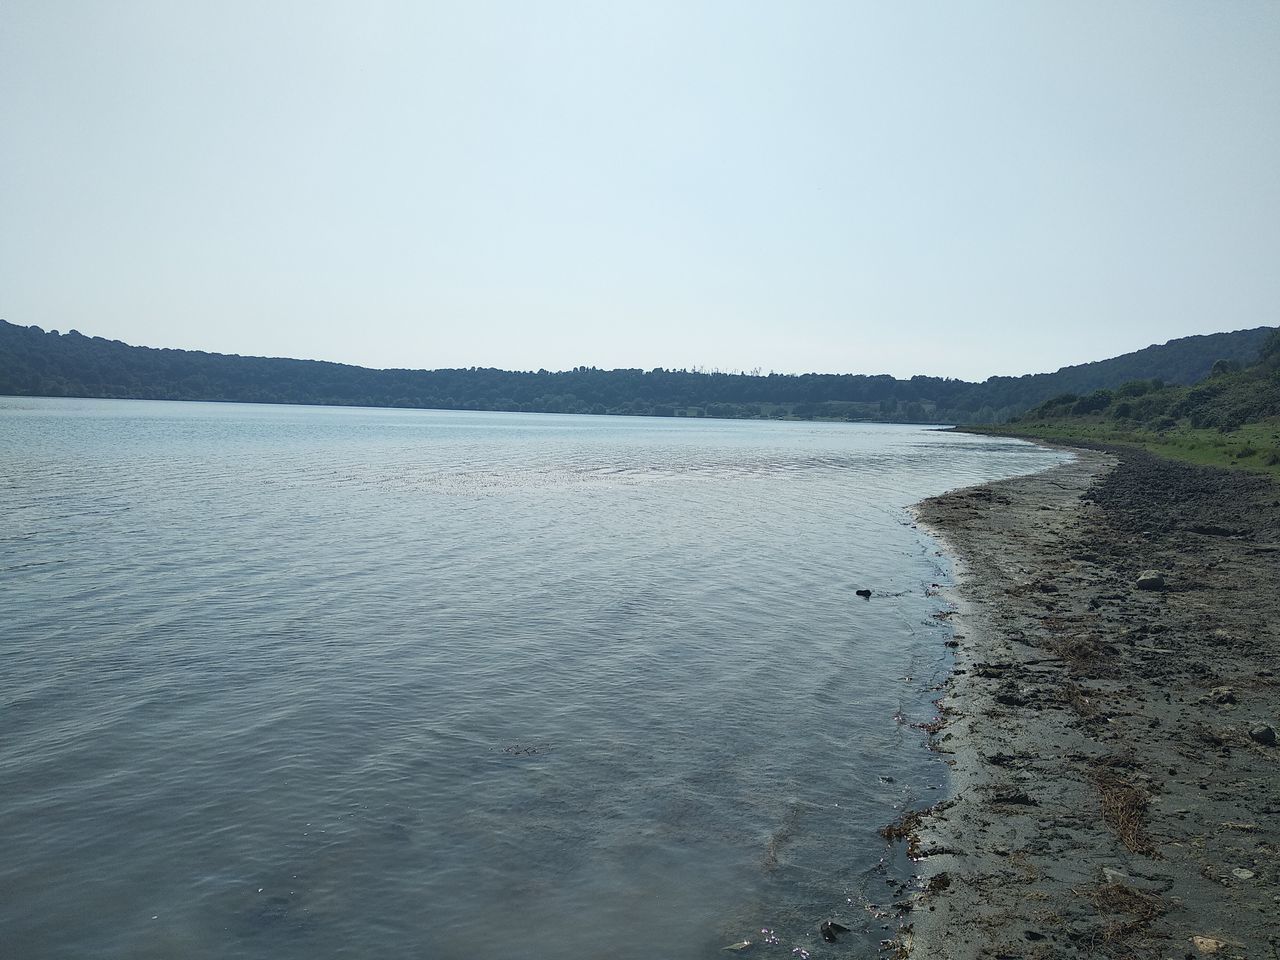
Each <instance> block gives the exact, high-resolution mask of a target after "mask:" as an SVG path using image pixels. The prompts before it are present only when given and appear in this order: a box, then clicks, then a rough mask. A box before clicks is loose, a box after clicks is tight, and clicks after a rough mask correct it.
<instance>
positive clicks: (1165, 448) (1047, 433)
mask: <svg viewBox="0 0 1280 960" xmlns="http://www.w3.org/2000/svg"><path fill="white" fill-rule="evenodd" d="M965 429H966V430H972V431H973V432H979V433H988V434H992V435H997V436H1015V437H1030V438H1034V439H1038V440H1047V441H1050V442H1053V441H1058V442H1063V443H1072V442H1076V441H1084V442H1087V443H1101V444H1108V445H1114V446H1121V447H1136V448H1138V449H1141V450H1146V451H1148V452H1150V453H1154V454H1157V455H1159V456H1163V457H1168V458H1170V459H1172V460H1181V461H1182V462H1184V463H1192V464H1196V465H1198V466H1207V467H1224V468H1226V469H1229V470H1247V471H1249V472H1250V473H1262V474H1266V475H1268V476H1270V477H1272V478H1274V479H1277V480H1280V418H1275V417H1273V418H1270V419H1268V420H1263V421H1259V422H1257V423H1247V424H1244V425H1242V426H1241V427H1240V428H1239V429H1237V430H1233V431H1231V432H1229V433H1223V432H1222V431H1220V430H1215V429H1210V428H1207V427H1202V428H1195V427H1191V426H1189V425H1186V424H1180V425H1177V426H1173V427H1170V428H1168V429H1166V430H1151V429H1147V428H1143V427H1125V426H1121V425H1118V424H1116V423H1115V421H1113V420H1108V419H1105V418H1103V417H1075V418H1072V419H1070V420H1059V421H1053V420H1044V421H1027V422H1021V423H1015V424H1009V425H1005V426H998V427H966V428H965Z"/></svg>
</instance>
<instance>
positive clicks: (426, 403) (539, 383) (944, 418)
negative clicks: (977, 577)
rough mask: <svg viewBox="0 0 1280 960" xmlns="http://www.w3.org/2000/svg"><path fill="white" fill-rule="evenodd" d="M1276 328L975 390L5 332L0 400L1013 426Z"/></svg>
mask: <svg viewBox="0 0 1280 960" xmlns="http://www.w3.org/2000/svg"><path fill="white" fill-rule="evenodd" d="M1271 332H1272V328H1270V327H1257V328H1254V329H1251V330H1238V331H1235V332H1232V333H1214V334H1207V335H1204V336H1194V337H1183V338H1181V339H1177V340H1170V341H1169V342H1168V343H1165V344H1159V345H1153V346H1150V347H1147V348H1145V349H1143V350H1138V351H1135V352H1133V353H1127V354H1124V355H1123V356H1119V357H1113V358H1111V359H1108V360H1100V361H1097V362H1094V363H1086V364H1080V365H1078V366H1071V367H1063V368H1062V369H1060V370H1058V371H1056V372H1054V373H1038V374H1028V375H1026V376H1022V377H992V378H990V379H988V380H985V381H983V382H982V383H970V382H968V381H964V380H953V379H950V378H943V377H924V376H916V377H911V378H910V379H908V380H900V379H897V378H894V377H891V376H888V375H872V376H869V375H864V374H817V373H808V374H776V373H771V374H768V375H758V374H745V373H719V372H713V373H706V372H702V371H694V370H667V369H662V368H655V369H653V370H633V369H623V370H600V369H597V368H595V367H575V368H574V369H572V370H564V371H555V372H552V371H547V370H538V371H536V372H521V371H507V370H495V369H489V368H484V367H469V368H461V369H447V370H374V369H369V368H365V367H357V366H351V365H348V364H341V363H329V362H325V361H318V360H290V359H282V358H268V357H242V356H238V355H228V354H217V353H205V352H202V351H195V350H168V349H157V348H154V347H135V346H130V345H129V344H126V343H122V342H120V341H119V340H107V339H104V338H102V337H86V336H84V335H82V334H80V333H78V332H77V331H75V330H71V331H69V332H67V333H59V332H58V331H56V330H49V331H46V330H42V329H41V328H40V327H36V326H19V325H16V324H12V323H8V322H6V321H3V320H0V395H9V396H43V397H104V398H124V399H143V400H212V401H236V402H246V403H296V404H321V405H342V406H373V407H410V408H430V409H446V410H506V411H521V412H531V413H533V412H536V413H580V414H615V415H641V416H677V417H681V416H682V417H728V418H766V419H824V420H870V421H883V422H929V423H955V424H984V423H985V424H992V423H1004V422H1006V421H1008V420H1010V419H1012V418H1014V417H1017V416H1018V415H1020V414H1022V413H1024V412H1025V411H1027V410H1029V409H1031V408H1033V407H1035V406H1036V405H1037V404H1041V403H1043V402H1044V401H1046V400H1048V399H1050V398H1051V397H1054V396H1058V395H1061V394H1064V393H1071V394H1076V395H1084V394H1090V393H1093V392H1095V391H1098V390H1111V389H1116V388H1119V387H1121V386H1122V385H1123V384H1125V383H1128V382H1131V381H1135V380H1145V381H1148V382H1150V381H1157V382H1158V383H1159V384H1160V385H1161V386H1163V385H1164V384H1175V385H1189V384H1193V383H1196V382H1198V381H1200V380H1201V379H1203V378H1204V377H1206V376H1208V375H1209V374H1210V372H1211V371H1212V370H1213V368H1214V364H1215V363H1219V362H1220V361H1222V362H1226V363H1228V364H1235V365H1237V366H1239V367H1244V366H1247V365H1249V364H1252V363H1253V362H1255V361H1256V360H1257V358H1258V354H1259V350H1260V348H1261V347H1262V344H1263V342H1264V340H1266V338H1267V336H1268V335H1269V334H1271Z"/></svg>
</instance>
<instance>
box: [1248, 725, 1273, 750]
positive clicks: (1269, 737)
mask: <svg viewBox="0 0 1280 960" xmlns="http://www.w3.org/2000/svg"><path fill="white" fill-rule="evenodd" d="M1249 736H1250V738H1251V739H1253V740H1256V741H1257V742H1258V743H1260V744H1262V745H1263V746H1265V747H1274V746H1275V744H1276V731H1275V728H1274V727H1273V726H1271V724H1269V723H1260V724H1258V725H1257V726H1256V727H1254V728H1253V729H1252V730H1250V731H1249Z"/></svg>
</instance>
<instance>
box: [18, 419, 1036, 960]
mask: <svg viewBox="0 0 1280 960" xmlns="http://www.w3.org/2000/svg"><path fill="white" fill-rule="evenodd" d="M1058 459H1059V455H1058V454H1054V453H1050V452H1047V451H1043V450H1038V449H1036V448H1034V447H1031V446H1029V445H1025V444H1020V443H1015V442H1010V441H999V440H992V439H989V438H980V437H969V436H961V435H952V434H944V433H937V432H933V431H928V430H924V429H921V428H914V427H890V426H880V425H867V426H858V425H846V424H786V423H774V422H759V423H756V422H743V421H679V420H651V419H621V418H588V417H556V416H543V415H528V414H480V413H474V414H468V413H445V412H431V411H386V410H353V409H319V408H298V407H269V406H260V407H254V406H242V405H230V404H228V405H219V404H173V403H141V402H131V401H57V400H35V401H32V400H17V399H0V509H2V510H3V515H4V517H5V518H6V519H5V522H4V524H3V526H0V606H2V607H3V610H4V611H5V619H6V629H5V630H4V632H3V635H2V636H0V656H3V662H4V666H5V669H4V670H3V671H2V672H0V711H2V715H3V718H4V725H3V734H2V735H0V835H3V836H4V837H5V841H6V844H5V845H6V851H5V856H4V858H3V859H0V930H3V931H4V938H5V943H6V947H5V952H6V954H10V955H13V956H15V957H19V956H20V957H62V956H73V955H81V956H89V955H92V956H97V957H120V958H124V957H129V958H140V957H168V956H182V957H190V958H201V957H253V958H256V957H272V958H278V957H285V958H288V957H316V956H323V957H366V956H368V957H375V956H376V957H385V956H392V955H395V956H401V955H413V956H430V957H441V958H451V957H464V956H485V957H497V956H501V957H513V958H514V957H529V958H550V957H560V956H571V955H572V956H584V957H596V956H610V957H616V958H624V960H625V958H633V957H634V958H646V960H647V958H654V957H670V958H681V957H710V956H713V955H719V948H720V947H723V946H724V945H725V944H728V943H731V942H734V941H739V940H743V939H752V940H757V941H759V940H761V939H763V937H762V935H761V934H760V930H761V929H768V930H773V931H775V936H776V939H777V941H778V942H777V943H776V944H764V945H762V947H761V949H762V950H767V951H771V952H772V953H774V954H776V955H778V956H780V957H782V956H790V953H791V950H792V948H794V947H797V946H800V947H804V948H806V949H808V950H810V951H811V952H812V954H813V956H814V957H820V956H854V955H858V953H859V951H860V950H864V949H865V946H866V944H868V943H874V942H876V941H877V940H879V939H880V938H881V937H882V936H884V935H885V931H884V930H882V929H881V924H883V923H885V922H888V921H885V920H881V919H878V918H877V917H876V916H875V912H876V911H874V910H872V909H868V905H869V904H881V903H884V902H886V901H887V900H888V899H891V898H892V896H893V891H892V887H891V886H890V884H889V883H888V882H887V881H888V880H891V879H893V877H892V876H891V874H892V873H893V872H894V865H893V864H892V863H890V864H883V863H881V860H882V858H883V857H885V855H886V848H885V845H884V843H883V841H881V840H880V839H879V838H878V837H877V836H876V834H875V830H876V829H877V828H878V827H879V826H880V825H882V824H883V823H884V822H886V821H887V820H888V819H890V818H891V817H892V815H893V812H894V809H895V807H897V806H899V805H901V804H902V803H904V802H907V801H909V800H913V799H919V798H924V797H928V796H929V795H930V794H929V791H930V788H936V787H937V786H938V785H939V784H941V783H942V777H943V776H944V773H943V770H942V768H941V767H940V765H938V764H936V763H934V762H932V761H931V760H930V758H929V757H928V756H927V755H926V753H925V752H924V751H923V750H922V749H921V746H920V736H919V733H918V731H916V730H913V729H912V728H910V727H909V726H904V725H903V724H901V723H899V722H898V721H895V719H894V716H895V714H896V713H901V714H902V715H905V716H906V717H907V718H909V719H923V718H925V717H926V716H927V715H928V711H929V709H930V707H929V702H928V701H929V696H930V687H931V685H932V684H934V683H936V682H938V680H940V678H941V676H942V675H943V672H944V670H945V664H944V661H943V658H942V656H941V643H940V642H939V641H940V640H941V639H943V636H942V634H941V632H940V628H939V626H938V625H937V622H936V621H934V620H933V619H932V618H931V617H930V614H931V613H932V612H934V611H935V610H936V608H935V607H934V606H932V605H931V604H932V603H933V601H931V600H929V599H928V598H926V596H925V588H926V587H927V586H928V585H929V584H930V583H933V582H936V581H937V580H938V579H939V578H940V577H942V576H943V575H944V570H943V567H942V566H941V564H942V561H941V559H940V558H939V557H938V556H937V555H936V549H935V548H934V546H933V545H932V544H930V543H928V542H927V541H925V540H924V539H923V538H922V537H921V536H920V535H919V534H918V533H917V532H916V531H915V530H914V529H912V527H911V526H910V523H909V521H908V519H907V515H906V512H905V509H904V508H905V507H906V506H907V505H908V504H910V503H912V502H914V501H916V500H919V499H921V498H922V497H924V496H927V495H930V494H933V493H937V492H940V491H942V490H944V489H948V488H951V487H955V486H959V485H964V484H970V483H975V482H979V481H982V480H987V479H991V478H994V477H998V476H1006V475H1010V474H1014V473H1020V472H1029V471H1032V470H1036V469H1040V468H1043V467H1045V466H1048V465H1049V464H1051V463H1053V462H1056V461H1057V460H1058ZM862 586H869V587H873V588H874V589H875V590H876V591H877V593H876V596H875V597H873V599H872V600H871V601H869V602H868V601H864V600H861V599H860V598H858V597H856V596H855V595H854V593H853V591H854V589H855V588H857V587H862ZM889 781H891V782H889ZM827 917H837V918H839V919H841V920H843V921H844V922H845V923H846V924H847V925H848V926H850V927H853V928H854V931H855V932H854V933H853V934H850V935H849V936H848V937H846V938H844V939H843V941H842V943H841V944H838V945H834V946H832V945H826V944H823V943H822V941H821V939H820V938H819V937H818V935H817V924H818V922H819V921H820V920H822V919H825V918H827Z"/></svg>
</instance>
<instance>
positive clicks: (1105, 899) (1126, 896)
mask: <svg viewBox="0 0 1280 960" xmlns="http://www.w3.org/2000/svg"><path fill="white" fill-rule="evenodd" d="M1076 893H1077V894H1080V893H1081V891H1076ZM1082 895H1083V896H1084V897H1086V898H1088V899H1089V900H1092V901H1093V904H1094V906H1096V907H1097V908H1098V912H1099V913H1103V914H1108V915H1110V916H1114V917H1123V918H1124V919H1115V920H1112V921H1111V922H1109V923H1108V924H1107V925H1106V926H1105V927H1104V928H1103V932H1102V939H1103V941H1104V942H1105V943H1115V942H1116V941H1117V940H1124V939H1127V938H1128V937H1131V936H1133V935H1134V934H1135V933H1138V932H1140V931H1142V930H1145V929H1146V928H1147V927H1149V926H1150V925H1151V924H1152V923H1153V922H1154V921H1155V920H1156V919H1157V918H1158V917H1159V916H1160V915H1161V914H1162V913H1164V902H1163V901H1162V900H1161V899H1160V898H1159V897H1157V896H1155V895H1154V894H1150V893H1144V892H1143V891H1141V890H1135V889H1134V888H1133V887H1128V886H1125V885H1124V884H1123V883H1104V884H1102V885H1100V886H1097V887H1094V888H1093V889H1092V890H1088V891H1085V892H1083V894H1082Z"/></svg>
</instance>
